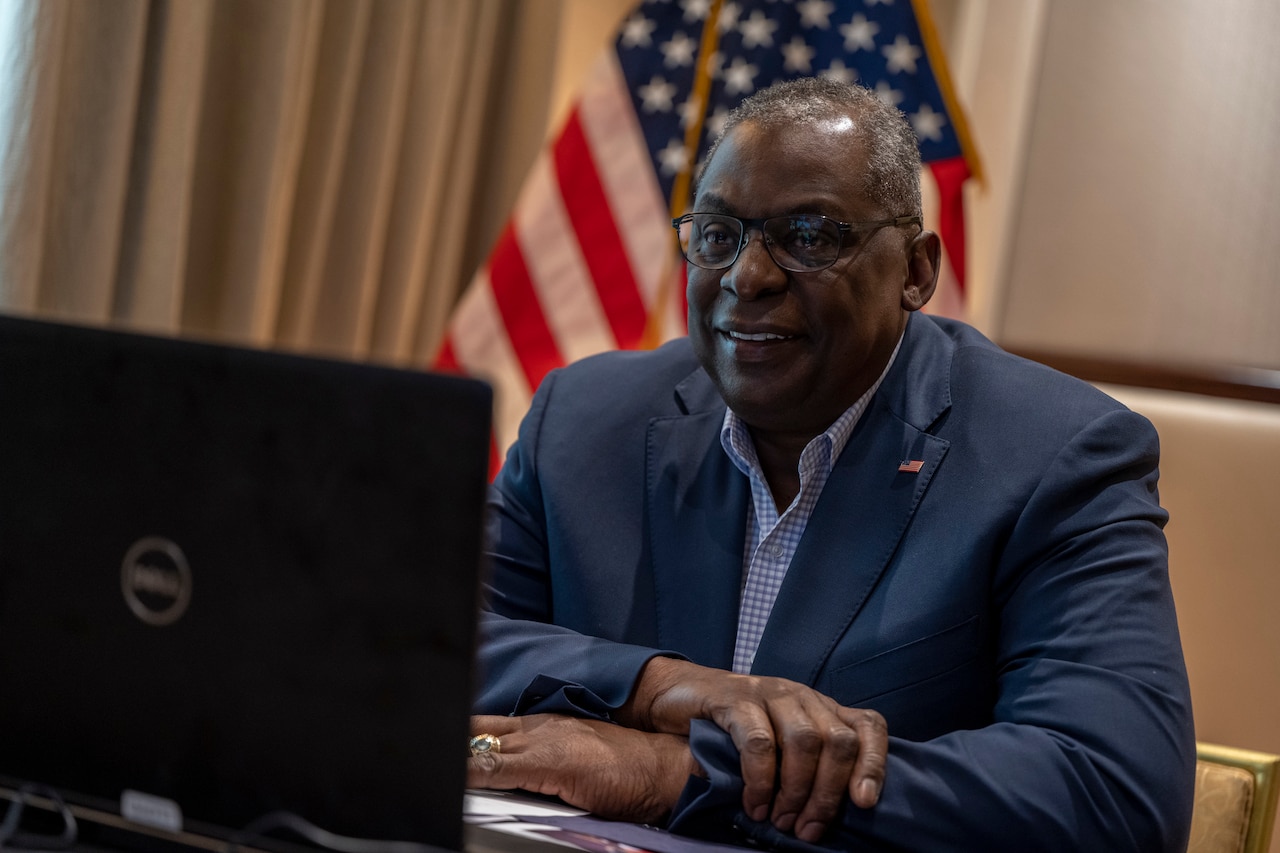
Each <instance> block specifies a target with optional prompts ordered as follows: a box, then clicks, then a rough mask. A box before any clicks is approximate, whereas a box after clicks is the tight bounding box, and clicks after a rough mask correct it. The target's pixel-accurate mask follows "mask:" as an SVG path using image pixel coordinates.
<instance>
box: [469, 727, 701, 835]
mask: <svg viewBox="0 0 1280 853" xmlns="http://www.w3.org/2000/svg"><path fill="white" fill-rule="evenodd" d="M471 733H472V735H478V734H485V733H487V734H492V735H497V736H498V738H499V739H500V740H501V742H502V751H501V752H496V753H495V752H488V753H485V754H483V755H474V756H472V757H471V758H470V759H469V760H468V762H467V785H468V786H470V787H472V788H496V789H512V788H519V789H521V790H525V791H534V792H537V793H539V794H550V795H552V796H556V797H559V798H560V799H562V800H564V801H565V802H566V803H568V804H570V805H572V806H576V807H578V808H580V809H586V810H587V811H589V812H591V813H593V814H596V815H599V816H600V817H606V818H612V819H615V820H629V821H635V822H639V823H658V822H660V821H662V820H664V819H665V818H666V817H667V815H669V814H670V813H671V809H672V808H674V807H675V804H676V801H677V800H678V799H679V798H680V792H681V791H682V790H684V786H685V783H686V782H687V781H688V779H689V775H690V774H692V773H699V772H700V770H699V768H698V766H697V763H696V762H695V761H694V760H693V756H692V755H691V754H690V752H689V742H688V740H687V739H686V738H683V737H679V736H677V735H671V734H655V733H653V732H642V731H637V730H636V729H630V728H627V727H625V726H618V725H614V724H612V723H602V722H598V721H595V720H580V719H577V718H574V717H563V716H559V715H557V714H538V715H533V716H528V717H472V718H471Z"/></svg>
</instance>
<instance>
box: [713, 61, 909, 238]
mask: <svg viewBox="0 0 1280 853" xmlns="http://www.w3.org/2000/svg"><path fill="white" fill-rule="evenodd" d="M843 116H848V117H850V118H852V119H853V120H854V127H855V131H854V132H855V134H856V139H857V141H858V142H859V143H860V144H861V146H862V149H863V150H864V151H865V152H866V155H867V170H866V174H865V175H864V176H863V189H864V191H865V192H866V194H867V198H868V199H870V200H871V201H872V202H873V203H875V204H877V205H879V206H881V207H883V208H884V211H885V214H886V215H888V216H905V215H911V214H919V213H920V212H921V202H920V149H919V147H918V144H917V142H916V134H915V131H914V130H913V129H912V127H911V124H910V123H909V122H908V121H907V117H906V116H905V115H903V114H902V112H901V111H899V110H898V109H897V108H896V107H893V106H890V105H889V104H886V103H885V102H884V101H882V100H880V98H879V97H878V96H877V95H876V94H875V93H874V92H872V91H871V90H869V89H865V88H863V87H862V86H853V85H849V84H846V83H840V82H837V81H835V80H828V79H826V78H824V77H799V78H796V79H794V80H786V81H784V82H781V83H775V84H774V85H772V86H770V87H769V88H767V89H762V90H760V91H759V92H756V93H755V94H754V95H752V96H751V97H749V98H747V99H745V100H744V101H742V102H741V103H740V104H738V106H736V107H735V108H734V109H733V110H732V111H731V112H730V113H729V115H728V117H727V118H726V119H725V123H724V129H723V130H722V131H721V132H720V136H718V137H717V138H716V140H715V142H713V143H712V144H711V149H710V150H709V151H708V152H707V157H706V161H705V162H704V164H703V166H702V174H705V173H706V170H707V166H708V165H710V163H711V160H712V158H714V157H715V155H716V150H717V149H718V148H719V147H720V142H721V141H722V140H723V139H724V138H725V137H726V136H728V135H729V131H731V130H733V129H734V128H735V127H737V126H738V125H739V124H743V123H744V122H751V123H752V124H755V125H757V126H759V127H761V128H764V129H766V130H767V129H772V128H779V127H792V126H796V125H803V124H809V123H813V122H817V121H821V120H824V119H831V118H837V117H843ZM701 183H702V177H701V174H700V175H699V178H698V188H700V187H701ZM696 193H697V188H695V197H696Z"/></svg>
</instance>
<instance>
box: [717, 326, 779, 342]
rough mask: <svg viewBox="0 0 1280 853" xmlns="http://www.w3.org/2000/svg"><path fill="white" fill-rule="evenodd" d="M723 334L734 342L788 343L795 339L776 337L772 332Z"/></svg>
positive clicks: (729, 332) (732, 332)
mask: <svg viewBox="0 0 1280 853" xmlns="http://www.w3.org/2000/svg"><path fill="white" fill-rule="evenodd" d="M725 334H727V335H728V336H729V337H730V338H732V339H733V340H735V341H789V340H791V339H792V338H794V337H795V335H776V334H774V333H773V332H735V331H733V330H732V329H730V330H729V331H727V332H726V333H725Z"/></svg>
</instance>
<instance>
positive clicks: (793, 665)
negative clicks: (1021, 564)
mask: <svg viewBox="0 0 1280 853" xmlns="http://www.w3.org/2000/svg"><path fill="white" fill-rule="evenodd" d="M953 349H954V348H953V346H952V344H951V341H950V339H949V338H948V337H947V336H946V335H945V334H944V333H942V332H941V331H940V330H939V329H938V328H937V327H936V326H935V325H934V324H933V323H932V322H929V321H927V320H925V321H923V322H922V321H921V320H920V319H919V318H916V317H915V316H913V317H912V318H911V322H910V323H909V324H908V330H907V338H906V340H904V341H903V346H902V348H901V350H900V351H899V354H898V359H897V361H895V362H894V366H893V368H892V369H891V371H890V374H889V376H887V377H886V378H885V382H884V383H883V384H882V385H881V387H880V390H879V391H878V392H877V393H876V397H875V399H873V400H872V403H871V407H870V408H869V409H868V411H867V412H866V413H865V415H864V416H863V418H862V420H861V421H860V422H859V423H858V426H857V428H856V429H855V430H854V433H853V435H852V436H851V437H850V439H849V443H848V445H847V446H846V447H845V449H844V452H843V453H842V454H841V455H840V457H839V459H838V460H837V462H836V465H835V467H834V469H833V470H832V472H831V477H830V478H829V479H828V480H827V484H826V486H825V487H824V488H823V490H822V495H821V497H820V498H819V499H818V503H817V506H816V507H815V508H814V512H813V516H812V517H811V518H810V520H809V524H808V526H807V527H806V529H805V534H804V536H803V538H802V539H801V541H800V546H799V548H798V549H797V551H796V554H795V557H794V558H793V559H792V561H791V567H790V569H788V571H787V577H786V579H785V580H784V581H783V584H782V588H781V589H780V590H779V592H778V598H777V601H776V602H775V603H774V607H773V611H772V613H771V615H770V617H769V623H768V625H767V627H766V628H765V631H764V635H763V636H762V637H761V641H760V647H759V650H758V651H757V653H756V659H755V664H754V666H753V667H752V671H753V672H754V673H757V674H761V675H779V676H785V677H787V678H791V679H793V680H796V681H801V682H803V683H806V684H814V683H815V681H816V679H817V675H818V673H819V671H820V670H821V669H822V666H823V664H824V663H825V662H826V660H827V657H828V656H829V655H830V653H831V650H832V648H834V646H835V644H836V643H837V642H838V641H839V639H840V638H841V636H843V635H844V633H845V631H846V630H847V629H848V627H849V625H850V624H851V623H852V621H853V620H854V618H855V617H856V616H857V614H858V611H859V610H861V608H862V606H863V604H864V603H865V602H866V600H867V597H868V596H869V595H870V594H871V591H872V589H874V587H875V585H876V584H877V582H878V581H879V579H880V577H881V575H882V574H883V573H884V570H885V568H886V567H887V566H888V564H889V562H890V560H891V559H892V558H893V554H894V553H895V551H896V550H897V548H898V543H899V542H900V541H901V539H902V536H903V534H904V533H905V531H906V530H907V527H908V525H909V524H910V522H911V518H912V516H913V515H914V514H915V511H916V508H917V507H918V506H919V503H920V501H921V499H922V498H923V497H924V494H925V491H926V489H927V488H928V486H929V482H930V481H931V480H932V479H933V476H934V474H935V473H936V471H937V469H938V466H939V465H940V464H941V463H942V460H943V457H944V456H945V455H946V452H947V448H948V442H947V441H945V440H943V439H939V438H937V437H935V436H932V435H930V434H928V433H927V432H926V431H925V430H926V429H928V428H929V427H930V426H931V425H932V423H933V422H934V421H935V420H936V419H937V418H938V416H939V415H941V414H942V413H943V412H944V411H945V410H946V409H947V408H948V406H949V403H950V396H949V381H948V380H949V371H950V363H951V356H952V353H953ZM903 463H907V464H906V466H905V467H906V468H907V469H908V470H899V468H900V466H902V465H903ZM912 463H920V464H919V465H918V466H917V465H915V464H912ZM917 467H918V470H914V469H916V468H917Z"/></svg>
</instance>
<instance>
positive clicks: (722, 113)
mask: <svg viewBox="0 0 1280 853" xmlns="http://www.w3.org/2000/svg"><path fill="white" fill-rule="evenodd" d="M728 118H729V111H728V110H727V109H725V108H724V105H721V106H718V107H716V108H715V110H714V111H713V112H712V113H711V115H709V116H707V123H706V128H707V134H708V135H709V136H710V138H712V139H715V138H716V137H718V136H719V135H720V134H722V133H724V123H725V122H726V121H727V120H728Z"/></svg>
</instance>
